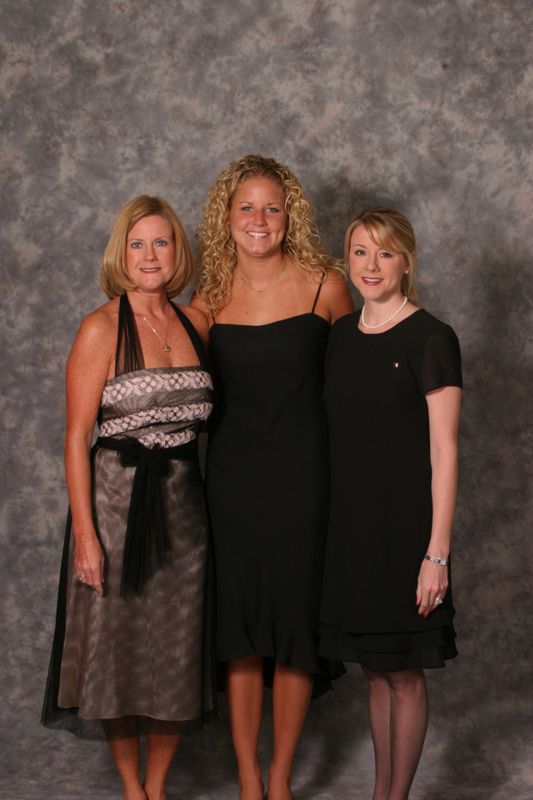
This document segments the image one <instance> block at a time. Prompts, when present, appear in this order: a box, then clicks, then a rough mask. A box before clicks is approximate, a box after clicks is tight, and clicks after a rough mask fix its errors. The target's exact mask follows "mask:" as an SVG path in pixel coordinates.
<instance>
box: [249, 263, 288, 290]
mask: <svg viewBox="0 0 533 800" xmlns="http://www.w3.org/2000/svg"><path fill="white" fill-rule="evenodd" d="M286 269H287V259H286V258H284V259H283V266H282V268H281V269H280V271H279V272H278V274H277V275H276V276H275V278H274V279H273V280H271V281H270V283H267V285H266V286H263V287H261V289H256V288H255V286H252V284H251V283H249V282H248V279H247V278H245V277H244V275H243V273H242V272H241V271H240V270H239V271H238V272H237V277H239V278H240V279H241V281H242V282H243V283H244V285H245V286H247V287H248V288H249V289H251V290H252V292H257V294H261V292H264V291H266V290H267V289H270V287H271V286H274V284H276V283H277V282H278V281H279V279H280V278H281V276H282V275H283V273H284V272H285V270H286Z"/></svg>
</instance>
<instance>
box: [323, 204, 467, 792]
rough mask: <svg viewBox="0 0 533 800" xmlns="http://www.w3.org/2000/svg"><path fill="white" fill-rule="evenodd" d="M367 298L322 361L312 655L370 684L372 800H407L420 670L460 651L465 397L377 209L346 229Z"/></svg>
mask: <svg viewBox="0 0 533 800" xmlns="http://www.w3.org/2000/svg"><path fill="white" fill-rule="evenodd" d="M345 257H346V261H347V263H348V266H349V271H350V277H351V280H352V281H353V283H354V285H355V287H356V288H357V290H358V291H359V292H360V293H361V295H362V297H363V299H364V305H363V308H362V309H361V311H360V312H356V313H355V314H349V315H346V316H344V317H342V318H341V319H339V320H338V321H337V322H336V324H335V325H334V326H333V328H332V330H331V334H330V340H329V345H328V351H327V356H326V387H325V397H326V405H327V409H328V415H329V421H330V446H331V459H332V488H331V510H330V525H329V535H328V543H327V553H326V562H325V574H324V589H323V600H322V609H321V626H320V634H321V645H320V652H321V654H322V655H323V656H325V657H327V658H340V659H344V660H346V661H356V662H359V663H360V664H361V666H362V668H363V671H364V673H365V675H366V676H367V678H368V681H369V706H370V723H371V728H372V737H373V741H374V749H375V759H376V783H375V789H374V800H405V798H407V796H408V793H409V788H410V785H411V783H412V780H413V777H414V774H415V771H416V767H417V765H418V760H419V758H420V753H421V751H422V746H423V742H424V737H425V733H426V727H427V694H426V684H425V679H424V672H423V670H424V668H428V667H440V666H443V665H444V662H445V659H448V658H453V657H454V656H455V655H456V654H457V653H456V649H455V644H454V637H455V632H454V628H453V624H452V619H453V615H454V610H453V605H452V598H451V590H450V586H449V565H448V562H449V557H450V538H451V531H452V518H453V511H454V506H455V497H456V482H457V428H458V422H459V408H460V399H461V388H460V387H461V385H462V384H461V363H460V353H459V344H458V341H457V337H456V336H455V334H454V332H453V330H452V329H451V328H450V327H449V326H448V325H445V324H444V323H442V322H440V321H439V320H437V319H435V317H433V316H431V314H429V313H428V312H426V311H424V310H423V309H421V308H419V307H418V305H417V299H416V294H415V290H414V283H413V277H414V275H413V272H414V268H415V237H414V232H413V229H412V227H411V225H410V223H409V221H408V220H407V219H406V218H405V217H404V216H403V215H402V214H400V213H399V212H396V211H392V210H390V209H383V208H376V209H370V210H368V211H364V212H363V213H361V214H360V215H359V216H358V217H357V218H356V219H355V220H354V221H353V222H352V224H351V225H350V226H349V228H348V231H347V233H346V239H345Z"/></svg>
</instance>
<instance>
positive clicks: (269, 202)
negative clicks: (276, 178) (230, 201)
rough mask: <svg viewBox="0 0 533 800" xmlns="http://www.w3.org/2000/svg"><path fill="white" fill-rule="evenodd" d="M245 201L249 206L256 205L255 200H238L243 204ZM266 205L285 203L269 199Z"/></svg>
mask: <svg viewBox="0 0 533 800" xmlns="http://www.w3.org/2000/svg"><path fill="white" fill-rule="evenodd" d="M243 203H245V204H246V205H248V206H253V205H254V202H253V200H239V201H238V204H239V205H242V204H243ZM264 205H265V206H280V207H281V206H283V203H280V202H279V200H269V201H268V203H265V204H264Z"/></svg>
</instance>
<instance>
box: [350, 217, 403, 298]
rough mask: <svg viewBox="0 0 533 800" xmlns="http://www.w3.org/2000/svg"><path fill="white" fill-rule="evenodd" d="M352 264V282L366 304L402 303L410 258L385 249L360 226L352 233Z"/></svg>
mask: <svg viewBox="0 0 533 800" xmlns="http://www.w3.org/2000/svg"><path fill="white" fill-rule="evenodd" d="M348 264H349V267H350V278H351V279H352V282H353V284H354V286H355V288H356V289H357V290H358V291H359V292H360V293H361V295H362V296H363V298H364V299H365V301H366V300H370V301H372V300H373V301H377V302H386V301H388V300H391V299H394V298H396V297H397V298H398V299H401V295H402V290H401V283H402V278H403V276H404V274H405V272H406V270H407V268H408V264H407V258H406V257H405V255H404V254H403V253H398V252H395V251H394V250H391V249H387V248H384V247H381V245H380V244H379V243H378V242H377V239H376V237H375V236H374V234H373V232H372V230H371V229H370V230H368V229H367V228H366V226H365V225H357V227H356V228H355V229H354V230H353V232H352V236H351V239H350V250H349V255H348Z"/></svg>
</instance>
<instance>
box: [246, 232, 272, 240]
mask: <svg viewBox="0 0 533 800" xmlns="http://www.w3.org/2000/svg"><path fill="white" fill-rule="evenodd" d="M248 236H253V238H254V239H262V238H263V237H264V236H268V234H267V233H258V232H256V231H248Z"/></svg>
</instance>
